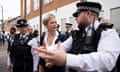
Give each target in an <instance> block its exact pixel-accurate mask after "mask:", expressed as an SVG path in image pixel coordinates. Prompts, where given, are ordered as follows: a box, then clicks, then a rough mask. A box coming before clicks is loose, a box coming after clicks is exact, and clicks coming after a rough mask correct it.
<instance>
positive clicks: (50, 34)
mask: <svg viewBox="0 0 120 72" xmlns="http://www.w3.org/2000/svg"><path fill="white" fill-rule="evenodd" d="M43 24H44V26H45V27H46V28H47V32H45V33H44V34H43V35H42V36H41V40H40V45H41V46H42V45H43V42H45V45H46V49H48V50H55V49H53V48H54V46H55V44H57V43H58V42H59V41H61V42H63V41H64V40H66V36H65V35H63V34H61V33H59V32H58V31H57V21H56V18H55V16H54V15H53V14H48V15H47V16H46V17H45V18H44V19H43ZM45 64H46V61H45V60H44V59H40V68H41V69H40V72H65V67H64V66H61V67H59V66H52V67H51V68H47V67H46V66H45Z"/></svg>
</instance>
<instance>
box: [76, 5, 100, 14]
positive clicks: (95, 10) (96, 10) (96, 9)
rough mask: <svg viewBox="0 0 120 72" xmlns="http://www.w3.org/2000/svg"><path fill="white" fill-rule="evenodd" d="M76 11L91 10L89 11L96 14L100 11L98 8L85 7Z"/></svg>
mask: <svg viewBox="0 0 120 72" xmlns="http://www.w3.org/2000/svg"><path fill="white" fill-rule="evenodd" d="M78 10H91V11H94V12H97V13H99V12H100V10H99V9H98V8H93V7H85V6H81V7H78Z"/></svg>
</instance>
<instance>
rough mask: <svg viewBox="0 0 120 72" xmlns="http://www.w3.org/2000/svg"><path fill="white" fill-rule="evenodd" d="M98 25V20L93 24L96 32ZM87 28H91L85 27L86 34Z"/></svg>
mask: <svg viewBox="0 0 120 72" xmlns="http://www.w3.org/2000/svg"><path fill="white" fill-rule="evenodd" d="M99 25H100V23H99V21H98V20H95V22H94V29H95V30H96V29H97V28H98V26H99ZM89 27H92V24H90V25H89V26H87V27H86V28H85V31H86V32H87V30H88V29H89Z"/></svg>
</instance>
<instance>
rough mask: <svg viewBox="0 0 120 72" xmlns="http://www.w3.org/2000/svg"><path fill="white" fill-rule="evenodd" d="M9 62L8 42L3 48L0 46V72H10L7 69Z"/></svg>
mask: <svg viewBox="0 0 120 72" xmlns="http://www.w3.org/2000/svg"><path fill="white" fill-rule="evenodd" d="M6 62H7V42H6V43H5V45H4V46H3V47H2V46H0V72H8V71H7V69H6Z"/></svg>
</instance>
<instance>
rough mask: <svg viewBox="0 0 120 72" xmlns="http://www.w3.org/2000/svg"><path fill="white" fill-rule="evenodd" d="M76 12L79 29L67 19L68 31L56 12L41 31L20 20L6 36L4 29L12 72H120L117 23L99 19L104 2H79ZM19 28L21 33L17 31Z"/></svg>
mask: <svg viewBox="0 0 120 72" xmlns="http://www.w3.org/2000/svg"><path fill="white" fill-rule="evenodd" d="M76 7H77V10H76V12H74V13H73V16H74V17H75V18H76V21H77V26H78V30H74V29H73V27H72V26H73V24H71V23H66V24H65V25H66V26H65V28H66V32H64V33H63V32H61V31H59V27H60V25H59V24H57V20H56V17H55V15H54V14H51V13H49V14H48V15H46V16H45V17H44V18H43V25H44V26H45V27H46V29H47V31H46V32H43V33H42V35H40V38H39V39H40V42H38V38H37V37H38V36H39V31H38V30H34V31H33V28H32V27H31V26H29V24H28V23H27V20H26V19H20V20H18V21H17V24H16V28H14V27H12V28H11V29H10V33H9V34H8V35H7V36H5V35H4V32H3V33H1V32H0V44H3V45H4V43H5V38H6V40H7V42H8V50H7V54H8V57H7V70H8V71H9V72H120V68H119V67H120V66H119V65H120V62H119V61H120V59H119V54H120V38H119V36H118V34H117V32H116V30H115V29H113V24H111V23H108V22H105V21H104V20H103V19H99V12H100V11H101V9H102V6H101V4H99V3H96V2H79V3H77V4H76ZM16 31H19V33H16Z"/></svg>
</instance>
